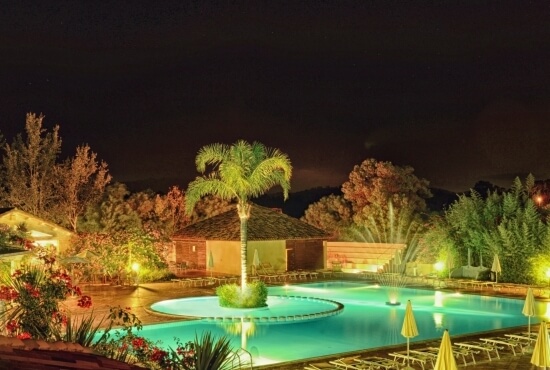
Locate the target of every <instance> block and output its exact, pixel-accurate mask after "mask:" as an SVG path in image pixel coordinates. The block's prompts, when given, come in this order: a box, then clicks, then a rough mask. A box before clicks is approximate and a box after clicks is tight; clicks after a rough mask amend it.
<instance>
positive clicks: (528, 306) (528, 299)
mask: <svg viewBox="0 0 550 370" xmlns="http://www.w3.org/2000/svg"><path fill="white" fill-rule="evenodd" d="M521 313H523V315H524V316H527V317H528V318H529V321H528V323H529V324H528V326H527V331H528V333H529V337H530V336H531V316H535V314H536V312H535V296H534V295H533V289H532V288H531V287H529V288H528V289H527V295H526V296H525V303H524V304H523V310H522V311H521ZM530 350H531V345H530V344H529V345H528V346H527V347H525V348H524V349H523V352H530Z"/></svg>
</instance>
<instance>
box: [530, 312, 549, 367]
mask: <svg viewBox="0 0 550 370" xmlns="http://www.w3.org/2000/svg"><path fill="white" fill-rule="evenodd" d="M531 363H532V364H533V365H536V366H541V367H543V368H546V366H550V342H549V341H548V329H547V327H546V322H544V321H543V322H541V323H540V328H539V335H538V337H537V341H536V342H535V349H534V350H533V355H532V356H531Z"/></svg>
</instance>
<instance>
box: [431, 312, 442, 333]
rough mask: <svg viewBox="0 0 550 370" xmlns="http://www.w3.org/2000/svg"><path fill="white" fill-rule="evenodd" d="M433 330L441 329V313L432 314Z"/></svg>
mask: <svg viewBox="0 0 550 370" xmlns="http://www.w3.org/2000/svg"><path fill="white" fill-rule="evenodd" d="M433 317H434V322H435V328H436V329H441V328H442V327H443V314H442V313H441V312H434V314H433Z"/></svg>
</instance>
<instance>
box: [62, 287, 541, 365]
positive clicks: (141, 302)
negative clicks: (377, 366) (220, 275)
mask: <svg viewBox="0 0 550 370" xmlns="http://www.w3.org/2000/svg"><path fill="white" fill-rule="evenodd" d="M81 288H82V290H83V293H84V294H87V295H90V296H91V297H92V301H93V306H92V307H93V310H94V314H95V315H96V316H97V317H102V316H103V315H104V314H108V313H109V309H110V307H111V306H117V305H120V306H121V307H131V311H132V312H133V313H134V314H136V315H137V316H138V317H139V319H140V320H141V321H142V323H143V324H152V323H159V322H166V321H171V320H174V321H176V320H181V319H171V318H169V317H166V316H160V315H156V314H152V313H151V312H150V311H148V307H149V306H150V305H151V304H152V303H154V302H157V301H160V300H164V299H172V298H182V297H192V296H208V295H214V294H215V287H214V286H206V287H183V286H181V285H180V284H177V283H172V282H166V283H151V284H141V285H140V286H139V287H136V286H109V285H84V286H81ZM474 293H475V292H474ZM478 293H479V292H478ZM496 293H498V294H501V295H502V294H504V293H502V292H496ZM482 294H491V295H492V294H495V292H494V291H492V290H487V291H483V292H482ZM504 295H507V294H504ZM507 296H509V297H510V295H507ZM516 298H518V299H523V297H518V296H516ZM66 307H67V309H68V310H70V311H71V312H73V313H74V314H78V313H79V312H82V309H79V308H78V307H76V299H69V300H68V301H67V302H66ZM531 329H532V330H533V331H535V330H538V325H535V326H532V328H531ZM525 330H526V327H519V328H515V329H513V330H506V331H505V332H506V333H512V332H521V331H525ZM495 334H498V333H495ZM467 338H471V339H478V338H479V335H476V336H468V337H460V339H461V340H465V339H467ZM451 339H452V341H453V342H454V341H456V339H457V338H455V337H453V338H451ZM426 345H430V346H435V347H439V341H431V342H429V343H414V344H411V349H412V348H419V347H425V346H426ZM395 350H406V347H405V346H404V345H403V346H399V347H391V348H387V347H386V348H380V349H375V350H368V351H360V352H354V353H353V354H361V355H367V354H368V355H373V354H376V355H380V356H382V357H388V353H389V352H392V351H395ZM350 354H352V353H350ZM338 357H342V356H330V357H324V358H321V359H308V360H305V361H297V362H293V363H284V364H276V365H269V366H261V367H256V369H264V370H283V369H284V370H287V369H288V370H293V369H296V370H298V369H303V367H304V365H305V364H307V363H309V362H316V361H317V362H318V361H320V360H323V361H324V360H330V359H336V358H338ZM478 357H479V355H478ZM530 358H531V356H530V355H523V354H522V355H518V356H512V354H511V353H507V352H503V353H502V359H501V360H498V361H490V362H489V361H478V364H477V365H468V366H467V367H466V368H467V369H475V370H489V369H505V370H535V369H540V368H538V367H536V366H534V365H531V364H530ZM429 367H430V366H427V369H426V370H429ZM416 368H417V369H421V368H420V367H419V366H417V367H416Z"/></svg>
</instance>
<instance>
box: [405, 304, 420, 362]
mask: <svg viewBox="0 0 550 370" xmlns="http://www.w3.org/2000/svg"><path fill="white" fill-rule="evenodd" d="M401 335H402V336H404V337H405V338H407V367H405V368H404V369H406V370H410V369H414V368H413V367H411V366H410V363H409V362H410V359H409V341H410V338H414V337H416V336H417V335H418V328H417V327H416V320H415V319H414V315H413V311H412V304H411V301H410V300H408V301H407V308H406V309H405V319H404V320H403V327H402V328H401Z"/></svg>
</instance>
